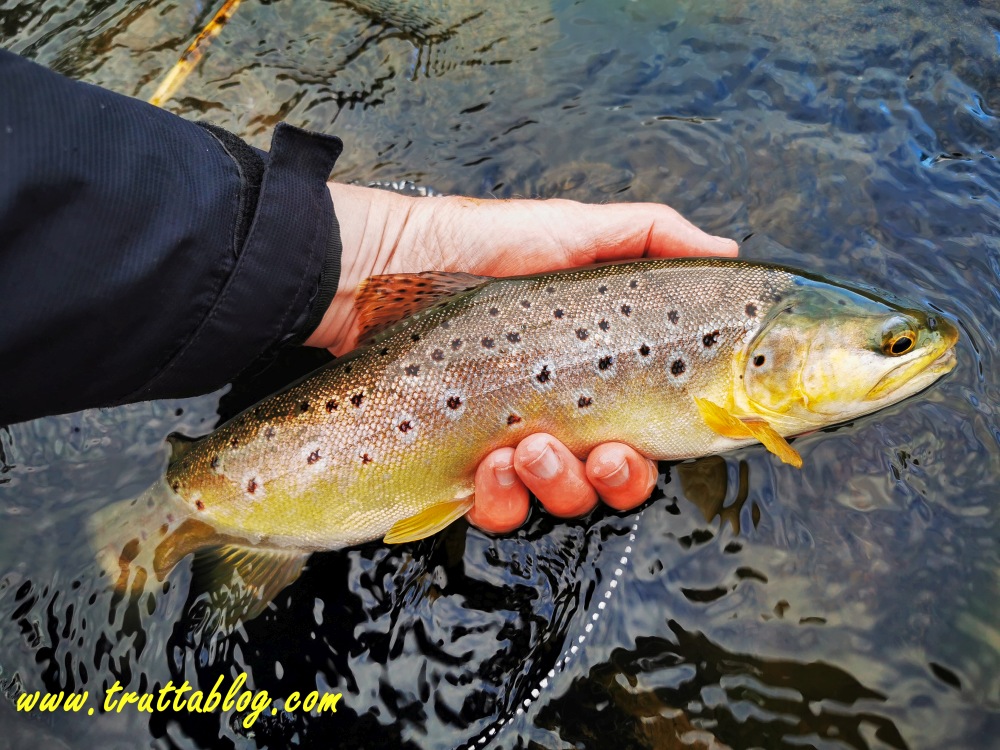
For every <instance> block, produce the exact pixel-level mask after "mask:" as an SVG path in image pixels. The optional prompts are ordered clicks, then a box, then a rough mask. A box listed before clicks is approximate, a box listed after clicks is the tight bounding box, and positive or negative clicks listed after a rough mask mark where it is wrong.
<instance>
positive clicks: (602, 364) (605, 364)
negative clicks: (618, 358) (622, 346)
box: [597, 355, 615, 370]
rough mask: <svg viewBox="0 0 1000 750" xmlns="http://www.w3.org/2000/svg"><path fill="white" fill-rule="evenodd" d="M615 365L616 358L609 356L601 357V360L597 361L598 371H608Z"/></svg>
mask: <svg viewBox="0 0 1000 750" xmlns="http://www.w3.org/2000/svg"><path fill="white" fill-rule="evenodd" d="M614 363H615V358H614V357H612V356H610V355H609V356H607V357H601V358H600V359H599V360H597V367H598V369H601V370H607V369H608V368H609V367H611V365H613V364H614Z"/></svg>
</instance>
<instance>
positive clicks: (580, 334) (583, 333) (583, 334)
mask: <svg viewBox="0 0 1000 750" xmlns="http://www.w3.org/2000/svg"><path fill="white" fill-rule="evenodd" d="M589 335H590V334H589V333H587V329H586V328H577V329H576V337H577V338H578V339H580V341H586V340H587V336H589Z"/></svg>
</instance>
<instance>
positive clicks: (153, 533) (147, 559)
mask: <svg viewBox="0 0 1000 750" xmlns="http://www.w3.org/2000/svg"><path fill="white" fill-rule="evenodd" d="M190 520H191V519H190V513H189V512H188V511H187V509H186V508H184V506H183V505H182V504H181V503H179V502H178V501H177V498H176V496H175V495H174V493H173V492H171V491H170V488H169V487H168V486H167V484H166V482H164V481H162V480H161V481H159V482H157V483H156V484H155V485H153V486H152V487H150V488H149V489H148V490H146V491H145V492H144V493H143V494H141V495H140V496H139V497H136V498H133V499H131V500H122V501H121V502H117V503H112V504H111V505H109V506H107V507H104V508H101V509H100V510H99V511H97V513H95V514H94V515H93V516H92V517H91V518H90V519H89V521H88V522H87V536H88V538H89V539H90V543H91V547H92V548H93V550H94V553H95V555H96V557H97V564H98V566H99V567H100V569H101V571H102V572H103V573H104V574H105V575H106V576H107V577H108V578H109V579H110V580H111V581H112V582H113V583H114V587H115V589H116V590H117V591H118V592H119V593H122V594H124V593H125V592H126V591H133V592H134V593H141V591H142V590H143V589H144V588H145V584H146V582H147V580H148V579H149V577H150V576H153V577H155V578H156V579H158V580H161V581H162V580H163V578H164V577H165V576H166V574H167V573H169V572H170V569H171V568H172V567H173V566H174V565H176V563H177V561H178V560H179V559H180V558H179V557H176V556H175V555H166V554H164V552H165V551H167V550H165V548H164V543H165V542H166V541H167V540H168V539H170V538H171V537H172V536H175V535H176V534H177V532H178V531H179V529H180V528H181V527H182V526H183V525H184V524H185V523H186V522H188V521H190ZM171 558H172V559H171Z"/></svg>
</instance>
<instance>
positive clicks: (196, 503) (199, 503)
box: [194, 497, 205, 510]
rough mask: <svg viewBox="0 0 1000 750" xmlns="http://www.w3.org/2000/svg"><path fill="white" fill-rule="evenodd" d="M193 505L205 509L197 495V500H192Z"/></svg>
mask: <svg viewBox="0 0 1000 750" xmlns="http://www.w3.org/2000/svg"><path fill="white" fill-rule="evenodd" d="M194 507H196V508H197V509H198V510H205V503H203V502H202V501H201V498H200V497H199V498H198V499H197V500H195V501H194Z"/></svg>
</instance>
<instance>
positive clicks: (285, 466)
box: [91, 259, 958, 616]
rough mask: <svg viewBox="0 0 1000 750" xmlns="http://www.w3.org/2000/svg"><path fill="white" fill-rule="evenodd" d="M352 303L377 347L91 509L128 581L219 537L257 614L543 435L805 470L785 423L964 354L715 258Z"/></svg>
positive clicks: (434, 527)
mask: <svg viewBox="0 0 1000 750" xmlns="http://www.w3.org/2000/svg"><path fill="white" fill-rule="evenodd" d="M358 309H359V318H360V320H361V323H362V327H363V330H364V331H365V333H364V334H363V338H364V339H365V340H366V341H368V342H369V343H367V345H366V346H363V347H362V348H359V349H358V350H356V351H355V352H353V353H352V354H350V355H348V356H346V357H343V358H341V359H339V360H337V361H335V362H333V363H331V364H330V365H329V366H327V367H326V368H323V369H321V370H319V371H317V372H315V373H313V374H312V375H309V376H308V377H306V378H304V379H303V380H302V381H300V382H299V383H297V384H294V385H292V386H290V387H289V388H287V389H286V390H284V391H282V392H280V393H278V394H275V395H274V396H271V397H270V398H268V399H265V400H264V401H262V402H261V403H259V404H257V405H256V406H254V407H251V408H250V409H248V410H247V411H245V412H243V413H242V414H240V415H239V416H237V417H236V418H234V419H233V420H231V421H230V422H228V423H227V424H225V425H223V426H222V427H220V428H219V429H218V430H216V431H215V432H214V433H212V434H211V435H209V436H207V437H206V438H203V439H202V440H200V441H198V442H197V443H195V444H194V445H193V446H190V447H188V448H186V449H184V451H183V452H178V454H177V456H176V458H175V460H174V461H173V463H172V464H171V466H170V467H169V468H168V470H167V474H166V477H165V479H164V480H163V481H162V482H160V483H158V484H157V485H156V486H154V487H153V488H151V489H150V490H149V491H147V493H145V494H144V495H143V496H142V497H141V498H139V499H137V500H136V501H133V502H131V503H128V504H125V506H124V507H117V506H112V507H110V508H108V509H105V510H104V511H102V512H101V513H100V514H98V515H97V516H95V517H94V519H93V522H92V523H91V533H92V536H93V541H94V544H95V546H96V548H97V549H98V550H99V551H100V552H99V556H100V558H101V563H102V565H103V566H104V568H105V569H106V570H107V571H108V572H109V573H110V574H111V575H113V576H117V577H118V580H119V586H120V587H122V586H125V585H128V581H129V580H135V581H137V582H139V584H140V585H141V583H142V582H143V581H144V580H145V579H146V577H145V576H140V575H139V573H138V571H140V570H146V571H149V570H152V572H153V573H155V575H156V577H157V578H158V579H159V580H163V579H164V578H165V576H166V575H167V573H169V571H170V569H171V568H172V567H173V566H174V565H175V564H176V563H177V562H178V561H179V560H180V559H182V558H183V557H184V556H186V555H187V554H189V553H191V552H199V551H202V552H204V553H205V554H210V553H209V552H207V550H208V549H219V550H221V551H220V552H219V553H218V554H217V555H216V558H217V559H216V560H215V563H216V564H215V566H214V567H213V566H206V565H200V566H198V570H199V571H205V570H214V571H219V572H218V573H217V574H215V575H216V578H214V579H213V580H212V581H211V582H209V585H210V586H213V587H215V588H216V589H221V588H223V587H226V586H229V585H230V583H229V582H231V580H232V575H231V574H232V573H234V572H235V573H236V574H238V578H239V579H241V580H242V581H243V583H244V584H245V586H246V587H247V589H248V590H249V591H250V593H251V595H252V596H251V598H252V599H254V601H255V603H253V604H252V605H251V606H249V607H248V608H247V609H246V611H245V612H244V613H243V614H244V616H253V614H255V613H256V612H259V611H260V610H261V609H262V607H263V606H265V605H266V601H267V600H268V599H269V597H271V596H273V594H274V593H276V592H277V591H280V590H281V587H283V586H284V585H287V583H289V582H290V581H292V580H294V579H295V577H296V576H297V575H298V574H299V572H300V571H301V569H302V566H303V564H304V561H305V559H306V557H307V556H308V554H309V553H310V552H312V551H315V550H320V549H334V548H338V547H343V546H347V545H351V544H356V543H360V542H364V541H368V540H371V539H377V538H379V537H384V538H385V540H386V541H389V542H401V541H412V540H416V539H421V538H424V537H426V536H428V535H430V534H433V533H435V532H436V531H438V530H440V529H441V528H444V526H446V525H447V524H448V523H450V522H451V521H453V520H455V519H456V518H458V517H460V516H461V515H463V514H464V513H465V512H466V511H468V510H469V508H471V507H472V500H471V495H472V492H473V489H474V486H473V484H474V477H475V472H476V468H477V466H478V464H479V463H480V462H481V461H482V459H483V458H484V457H485V456H486V455H487V454H488V453H489V452H490V451H493V450H495V449H497V448H500V447H504V446H515V445H517V444H518V443H519V442H520V441H521V440H522V439H523V438H524V437H526V436H527V435H530V434H533V433H537V432H548V433H551V434H552V435H554V436H555V437H557V438H558V439H559V440H561V441H562V442H563V443H564V444H565V445H566V446H567V447H568V448H569V449H570V450H571V451H572V452H573V453H574V454H576V455H577V456H579V457H581V458H583V457H585V456H586V455H587V454H588V453H589V452H590V451H591V449H593V448H594V447H595V446H596V445H598V444H600V443H604V442H608V441H619V442H623V443H627V444H629V445H631V446H633V447H634V448H636V449H637V450H638V451H640V452H641V453H642V454H644V455H646V456H649V457H650V458H654V459H674V460H676V459H683V458H689V457H694V456H702V455H707V454H711V453H718V452H722V451H725V450H729V449H732V448H735V447H739V446H742V445H746V444H749V443H752V442H755V441H759V442H761V443H762V444H763V445H764V446H765V447H766V448H767V449H768V450H769V451H771V452H772V453H774V454H775V455H776V456H778V457H779V458H781V460H782V461H785V462H786V463H791V464H793V465H795V466H800V465H801V463H802V459H801V457H800V456H799V455H798V453H797V452H796V451H795V449H793V448H792V447H791V446H790V445H789V444H788V442H787V441H786V440H785V437H787V436H793V435H798V434H801V433H803V432H807V431H812V430H815V429H817V428H819V427H824V426H828V425H832V424H836V423H837V422H842V421H844V420H846V419H851V418H854V417H856V416H860V415H862V414H867V413H869V412H872V411H875V410H877V409H880V408H882V407H883V406H886V405H888V404H890V403H894V402H896V401H899V400H901V399H903V398H905V397H906V396H908V395H911V394H913V393H916V392H917V391H919V390H921V389H922V388H924V387H926V386H927V385H929V384H930V383H931V382H933V381H934V380H936V379H937V378H939V377H940V376H941V375H943V374H945V373H946V372H948V371H950V370H951V369H952V367H954V364H955V361H956V360H955V352H954V344H955V342H956V340H957V337H958V333H957V329H956V328H955V326H954V325H952V324H951V323H950V322H948V321H947V320H946V319H944V318H943V317H941V316H939V315H937V314H935V313H931V312H929V311H926V310H921V309H919V308H911V307H903V306H901V305H899V304H896V303H891V302H887V301H885V300H883V299H882V298H881V297H879V296H878V295H876V294H874V293H872V292H867V291H858V290H851V289H848V288H846V287H843V286H839V285H834V284H831V283H829V282H826V281H823V280H821V279H816V278H812V277H809V276H807V275H805V274H801V273H795V272H792V271H790V270H788V269H784V268H781V267H777V266H769V265H765V264H756V263H748V262H745V261H738V260H721V259H718V260H643V261H634V262H630V263H621V264H612V265H605V266H599V267H593V268H588V269H580V270H571V271H562V272H556V273H547V274H539V275H535V276H524V277H516V278H504V279H491V278H485V277H476V276H470V275H469V274H442V273H437V272H432V273H426V274H414V275H402V276H393V277H374V278H373V279H369V280H368V281H366V282H365V283H364V284H363V285H362V287H361V289H360V290H359V292H358ZM399 318H402V319H401V320H399ZM227 570H228V571H229V573H225V572H222V571H227Z"/></svg>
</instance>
